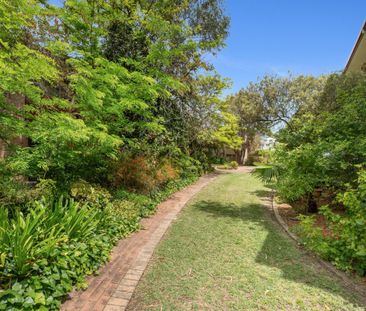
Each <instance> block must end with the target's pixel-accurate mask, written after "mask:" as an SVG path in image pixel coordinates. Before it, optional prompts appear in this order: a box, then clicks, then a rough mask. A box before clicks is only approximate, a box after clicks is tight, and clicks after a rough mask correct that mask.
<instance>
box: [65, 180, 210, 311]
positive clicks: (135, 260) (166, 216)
mask: <svg viewBox="0 0 366 311" xmlns="http://www.w3.org/2000/svg"><path fill="white" fill-rule="evenodd" d="M214 178H215V175H207V176H203V177H201V178H200V179H199V180H198V181H197V182H196V183H195V184H193V185H191V186H189V187H187V188H185V189H183V190H181V191H179V192H177V193H175V194H174V195H173V196H172V197H171V198H170V199H168V200H167V201H164V202H163V203H161V204H160V205H159V206H158V209H157V212H156V214H155V215H154V216H152V217H150V218H146V219H143V220H142V222H141V223H142V226H143V228H144V229H142V230H140V231H139V232H136V233H134V234H132V235H131V236H130V237H128V238H126V239H123V240H121V241H120V242H119V243H118V245H117V246H116V247H115V248H114V249H113V252H112V256H111V261H110V262H109V263H108V264H107V265H105V266H104V267H102V268H101V269H100V271H99V275H98V276H92V277H89V279H88V283H89V287H88V288H87V289H86V290H85V291H74V292H73V293H71V294H70V296H71V299H70V300H67V301H66V302H65V303H64V304H63V305H62V308H61V310H67V311H102V310H104V311H116V310H125V308H126V307H127V304H128V302H129V300H130V298H131V296H132V294H133V291H134V290H135V287H136V285H137V283H138V281H139V280H140V278H141V276H142V274H143V273H144V270H145V268H146V266H147V264H148V262H149V260H150V258H151V256H152V254H153V252H154V249H155V247H156V245H157V244H158V243H159V241H160V240H161V238H162V237H163V235H164V233H165V232H166V230H167V229H168V227H169V225H170V223H171V222H172V221H173V220H174V219H175V218H176V216H177V214H178V213H179V211H180V210H181V209H182V208H183V206H184V205H185V204H186V203H187V202H188V200H189V199H191V198H192V197H193V196H194V195H195V194H196V193H197V192H199V191H200V190H201V189H202V188H203V187H204V186H206V185H207V184H208V183H209V182H210V181H212V180H213V179H214Z"/></svg>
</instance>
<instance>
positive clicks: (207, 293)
mask: <svg viewBox="0 0 366 311" xmlns="http://www.w3.org/2000/svg"><path fill="white" fill-rule="evenodd" d="M251 170H252V169H251V168H246V167H241V168H239V169H238V170H236V171H235V174H232V172H234V171H231V172H228V173H224V171H221V173H222V174H216V175H208V176H204V177H202V178H201V179H200V180H199V181H198V182H197V183H195V184H194V185H192V186H190V187H187V188H185V189H184V190H182V191H180V192H178V193H176V194H175V195H174V196H173V197H172V198H170V199H169V200H167V201H165V202H163V203H162V204H161V205H160V206H159V208H158V211H157V213H156V215H154V216H152V217H151V218H149V219H144V220H143V226H144V228H145V230H141V231H139V232H137V233H135V234H133V235H132V236H130V237H129V238H127V239H125V240H122V241H121V242H120V243H119V244H118V246H117V247H116V248H115V250H114V252H113V255H112V260H111V262H110V263H109V264H108V265H106V266H105V267H104V268H102V269H101V271H100V274H99V276H96V277H91V278H90V280H89V284H90V286H89V288H88V289H87V290H85V291H83V292H74V293H73V294H72V299H71V300H69V301H67V302H66V303H64V305H63V308H62V309H63V310H70V311H71V310H88V311H92V310H104V311H113V310H125V309H127V310H137V311H142V310H366V309H365V299H364V298H365V297H361V296H360V295H358V294H356V293H353V292H352V289H350V288H348V287H347V284H345V283H343V282H342V281H341V280H340V279H339V278H337V277H336V276H334V275H333V274H332V273H330V272H329V271H328V270H327V269H325V268H324V267H323V266H322V265H321V264H319V262H318V261H317V260H315V259H314V258H313V257H312V256H309V255H307V254H306V253H305V252H304V251H303V250H301V249H300V248H299V247H298V246H297V244H296V243H295V242H294V241H293V240H291V239H290V238H289V236H288V235H287V234H286V233H284V231H283V229H282V228H281V227H280V226H279V225H278V223H277V222H276V221H275V219H274V217H273V214H272V213H271V211H269V209H268V207H269V206H270V205H271V201H270V200H269V199H268V198H269V196H268V189H266V188H265V187H264V186H263V184H262V183H261V182H260V181H259V180H258V179H256V178H255V177H254V176H253V175H251V174H248V173H249V172H250V171H251ZM216 177H217V178H216ZM208 184H209V185H208ZM206 185H208V186H207V187H205V186H206ZM192 197H194V198H193V199H192V200H191V198H192ZM188 201H189V203H188V204H186V203H187V202H188ZM185 205H186V207H185V208H184V209H183V210H182V211H181V209H182V207H183V206H185ZM180 211H181V212H180ZM179 212H180V215H179V218H178V219H177V220H176V221H175V222H174V225H172V226H171V227H170V228H169V229H168V227H169V225H170V224H171V222H172V221H173V220H174V219H176V216H177V214H178V213H179ZM167 229H168V232H167V233H166V234H165V232H166V231H167ZM164 234H165V236H164ZM163 236H164V238H163V239H162V237H163ZM161 239H162V240H161ZM159 242H160V243H159ZM145 268H146V271H145Z"/></svg>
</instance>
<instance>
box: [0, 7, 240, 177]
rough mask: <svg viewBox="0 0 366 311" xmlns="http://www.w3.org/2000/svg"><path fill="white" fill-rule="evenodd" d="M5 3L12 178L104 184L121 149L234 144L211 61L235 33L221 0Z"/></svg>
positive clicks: (2, 66)
mask: <svg viewBox="0 0 366 311" xmlns="http://www.w3.org/2000/svg"><path fill="white" fill-rule="evenodd" d="M0 10H1V11H0V22H1V23H2V25H4V27H3V28H2V31H1V32H0V44H1V47H2V48H1V51H0V53H1V58H0V70H1V74H0V89H1V97H0V108H1V109H0V118H1V133H0V135H1V136H0V139H1V141H2V142H3V143H4V144H6V149H7V151H8V153H9V155H8V157H7V158H6V160H3V161H2V165H3V166H4V165H5V167H6V171H7V172H8V173H9V174H10V175H11V176H16V175H23V176H28V177H30V178H34V179H39V178H45V177H46V178H53V179H55V180H57V181H59V182H70V181H72V180H74V179H78V178H84V179H86V180H92V181H98V182H104V183H105V182H107V180H108V175H109V174H110V172H111V167H113V166H114V162H115V161H116V160H117V159H118V158H119V157H120V156H121V154H123V153H124V152H132V153H133V154H138V153H145V154H150V155H153V156H154V157H156V158H159V157H164V156H167V155H168V156H173V155H177V156H178V158H179V154H180V153H179V152H173V150H175V149H176V148H178V149H180V150H181V151H182V152H183V154H186V155H187V156H193V157H195V156H196V157H198V156H199V157H200V159H201V160H204V159H206V158H207V157H206V156H203V157H202V154H206V153H207V152H208V148H209V146H212V144H216V143H217V144H221V145H222V144H224V145H225V144H227V145H233V144H235V143H236V142H237V139H238V138H237V136H236V133H235V131H233V130H230V129H232V128H235V126H236V125H235V124H236V119H235V118H234V117H233V116H231V114H230V112H229V111H228V109H227V107H226V106H225V105H224V104H223V103H222V101H221V100H220V99H219V98H220V96H221V95H220V94H221V91H222V89H223V88H224V87H225V86H226V82H225V81H224V80H223V79H222V78H221V77H219V76H218V75H216V74H215V73H212V72H211V69H212V68H211V66H210V65H209V64H207V63H206V62H205V61H204V55H205V54H206V53H214V52H215V51H217V50H219V49H220V48H221V47H222V46H223V45H224V39H225V37H226V35H227V27H228V22H229V21H228V18H227V17H226V16H225V14H224V11H223V9H222V4H221V1H219V0H205V1H202V0H191V1H178V2H176V1H150V0H145V1H136V0H128V1H118V0H110V1H101V0H67V1H64V3H63V6H62V7H55V6H52V5H50V4H49V3H48V2H47V1H37V0H32V1H31V2H29V1H22V0H17V1H8V0H1V9H0ZM210 72H211V73H210ZM14 96H17V98H19V103H15V102H14ZM17 137H23V138H24V139H27V140H28V141H29V145H30V147H27V146H22V145H19V143H18V141H17ZM212 137H215V138H212ZM161 145H163V146H164V147H160V148H157V146H161Z"/></svg>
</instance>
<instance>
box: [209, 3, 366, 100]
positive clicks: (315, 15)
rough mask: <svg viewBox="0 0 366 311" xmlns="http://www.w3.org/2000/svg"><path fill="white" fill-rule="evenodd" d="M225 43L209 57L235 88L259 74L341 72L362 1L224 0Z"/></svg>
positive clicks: (365, 7)
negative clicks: (227, 31) (228, 23)
mask: <svg viewBox="0 0 366 311" xmlns="http://www.w3.org/2000/svg"><path fill="white" fill-rule="evenodd" d="M224 2H225V7H226V13H227V14H228V15H229V16H230V17H231V27H230V35H229V38H228V40H227V47H226V48H225V49H223V50H222V51H221V52H219V54H218V55H217V56H216V57H214V58H212V59H211V58H209V59H210V60H211V62H212V63H213V64H214V65H215V67H216V69H217V71H218V72H219V73H220V74H221V75H223V76H225V77H228V78H231V79H232V81H233V85H232V88H231V89H230V90H227V92H225V93H232V92H236V91H238V90H239V89H240V88H241V87H245V86H246V85H247V84H248V83H249V82H250V81H255V80H257V77H260V76H263V75H264V74H278V75H286V74H287V72H288V71H291V72H292V73H294V74H312V75H319V74H323V73H330V72H334V71H338V70H342V69H343V68H344V66H345V64H346V62H347V59H348V57H349V55H350V52H351V50H352V48H353V46H354V43H355V41H356V39H357V36H358V34H359V31H360V29H361V26H362V24H363V21H364V19H365V18H366V0H224Z"/></svg>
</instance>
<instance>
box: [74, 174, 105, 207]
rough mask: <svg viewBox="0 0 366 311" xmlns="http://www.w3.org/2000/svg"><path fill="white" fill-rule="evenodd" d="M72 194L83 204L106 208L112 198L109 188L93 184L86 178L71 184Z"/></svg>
mask: <svg viewBox="0 0 366 311" xmlns="http://www.w3.org/2000/svg"><path fill="white" fill-rule="evenodd" d="M70 194H71V196H72V197H73V198H75V199H76V200H77V201H79V202H81V203H83V204H89V205H90V206H93V207H97V208H101V209H103V208H105V207H106V206H107V205H108V204H109V202H110V199H111V197H112V196H111V194H110V193H109V192H108V190H107V189H104V188H103V187H101V186H99V185H91V184H89V183H88V182H86V181H85V180H79V181H77V182H74V183H73V184H72V185H71V189H70Z"/></svg>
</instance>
